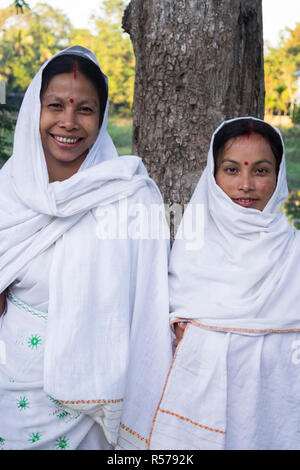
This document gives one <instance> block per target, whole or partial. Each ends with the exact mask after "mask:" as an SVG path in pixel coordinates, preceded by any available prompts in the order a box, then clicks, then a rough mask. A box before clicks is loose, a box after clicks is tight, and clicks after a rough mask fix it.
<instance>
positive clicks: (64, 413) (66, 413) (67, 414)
mask: <svg viewBox="0 0 300 470" xmlns="http://www.w3.org/2000/svg"><path fill="white" fill-rule="evenodd" d="M56 416H57V417H58V418H59V419H63V418H66V417H67V416H71V413H69V412H68V411H62V412H61V413H58V414H57V415H56Z"/></svg>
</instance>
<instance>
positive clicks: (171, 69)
mask: <svg viewBox="0 0 300 470" xmlns="http://www.w3.org/2000/svg"><path fill="white" fill-rule="evenodd" d="M123 28H124V30H125V31H126V32H128V33H129V34H130V37H131V40H132V43H133V47H134V52H135V57H136V78H135V92H134V118H133V152H134V153H135V154H137V155H139V156H141V157H142V158H143V161H144V162H145V164H146V166H147V168H148V171H149V173H150V175H151V177H152V178H153V179H154V180H155V181H156V183H157V184H158V186H159V188H160V190H161V192H162V194H163V197H164V200H165V203H167V204H172V203H176V204H181V205H183V204H186V203H187V202H188V201H189V199H190V197H191V194H192V192H193V190H194V188H195V185H196V183H197V181H198V179H199V177H200V175H201V172H202V169H203V167H204V165H205V161H206V156H207V152H208V147H209V141H210V138H211V135H212V132H213V131H214V129H215V128H216V127H217V126H218V125H219V124H220V123H221V122H222V121H223V120H224V119H228V118H232V117H236V116H246V115H247V116H248V115H252V116H256V117H260V118H263V116H264V69H263V35H262V6H261V0H146V1H145V0H132V1H131V2H130V4H129V5H128V7H127V9H126V10H125V13H124V16H123Z"/></svg>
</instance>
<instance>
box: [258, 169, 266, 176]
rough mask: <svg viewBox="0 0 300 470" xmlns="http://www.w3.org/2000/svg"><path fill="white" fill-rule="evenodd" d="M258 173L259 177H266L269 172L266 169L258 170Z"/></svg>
mask: <svg viewBox="0 0 300 470" xmlns="http://www.w3.org/2000/svg"><path fill="white" fill-rule="evenodd" d="M256 172H257V173H258V174H259V175H265V174H266V173H268V170H267V169H266V168H257V170H256Z"/></svg>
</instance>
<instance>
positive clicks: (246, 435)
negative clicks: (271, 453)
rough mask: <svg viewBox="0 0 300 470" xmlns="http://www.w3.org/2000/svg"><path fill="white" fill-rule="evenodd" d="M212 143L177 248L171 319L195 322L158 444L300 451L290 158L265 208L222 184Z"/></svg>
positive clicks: (169, 390) (179, 356) (173, 374)
mask: <svg viewBox="0 0 300 470" xmlns="http://www.w3.org/2000/svg"><path fill="white" fill-rule="evenodd" d="M239 119H244V118H239ZM253 119H254V118H253ZM220 127H221V126H220ZM220 127H219V128H218V129H217V131H216V132H218V130H219V129H220ZM278 132H279V131H278ZM213 140H214V136H213V138H212V141H211V145H210V150H209V154H208V161H207V167H206V169H205V170H204V172H203V174H202V176H201V178H200V181H199V183H198V185H197V187H196V190H195V192H194V195H193V197H192V199H191V202H190V204H189V206H188V208H187V210H186V212H185V214H184V217H183V220H182V222H181V227H180V228H179V231H178V234H177V239H176V241H175V243H174V246H173V248H172V252H171V257H170V268H169V289H170V305H171V315H170V318H171V321H176V319H178V318H180V319H183V320H184V321H185V320H186V321H188V322H190V323H191V324H190V325H189V326H188V328H187V330H186V332H185V335H184V338H183V340H182V342H181V343H180V345H179V347H178V348H177V351H176V357H175V359H174V361H173V364H172V367H171V369H170V371H169V375H168V379H167V382H166V385H165V390H164V393H163V395H162V397H161V402H160V404H159V407H158V409H157V412H156V416H155V420H154V424H153V432H152V437H151V445H150V448H151V449H161V448H169V449H170V448H173V449H221V448H223V449H224V448H236V449H238V448H244V449H247V448H249V449H252V448H257V449H259V448H261V449H263V448H266V449H270V448H275V449H276V448H282V449H284V448H285V449H288V448H300V444H299V438H298V435H299V432H298V431H299V420H298V418H295V415H296V414H297V412H296V410H297V407H298V406H299V396H300V382H299V365H298V366H297V364H299V361H298V362H297V354H298V352H299V351H298V352H297V345H298V346H299V331H300V315H299V305H300V289H299V276H300V265H299V259H300V257H299V255H300V239H299V233H298V232H296V231H295V229H294V228H293V227H291V225H290V224H289V223H288V221H287V219H286V216H285V214H284V213H283V212H281V211H280V208H281V206H282V204H283V202H284V201H285V200H286V197H287V194H288V193H287V183H286V172H285V156H284V155H283V158H282V162H281V165H280V171H279V175H278V182H277V187H276V190H275V192H274V194H273V196H272V197H271V199H270V200H269V202H268V204H267V205H266V207H265V208H264V210H263V211H259V210H256V209H251V208H244V207H241V206H239V205H237V204H235V203H234V202H233V201H232V200H231V199H230V198H229V197H228V196H227V195H226V194H225V193H224V192H223V191H222V189H221V188H220V187H219V186H218V185H217V184H216V182H215V178H214V159H213V153H212V152H213V150H212V149H213ZM198 205H199V206H198ZM199 207H200V208H201V210H199ZM197 208H198V212H197ZM196 213H198V214H201V216H202V219H201V223H202V225H201V227H200V228H201V230H203V232H202V235H203V239H202V238H201V237H202V235H201V234H200V235H199V234H198V236H197V237H195V240H196V242H195V240H192V237H191V231H189V230H188V229H189V227H192V226H194V227H195V220H193V223H194V225H192V218H193V217H195V214H196ZM198 228H199V224H198ZM197 244H198V245H197ZM268 404H269V406H268Z"/></svg>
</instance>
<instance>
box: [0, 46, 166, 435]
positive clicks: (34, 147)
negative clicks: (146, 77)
mask: <svg viewBox="0 0 300 470" xmlns="http://www.w3.org/2000/svg"><path fill="white" fill-rule="evenodd" d="M59 54H75V55H80V56H83V57H85V58H88V59H90V60H92V61H94V62H95V63H96V64H97V65H98V62H97V60H96V58H95V56H94V55H93V54H92V53H91V52H90V51H88V50H87V49H84V48H83V47H80V46H74V47H71V48H68V49H66V50H65V51H62V52H60V53H59ZM57 55H58V54H57ZM47 63H48V62H47ZM47 63H46V64H44V66H43V67H42V68H41V69H40V70H39V72H38V73H37V75H36V76H35V77H34V79H33V80H32V82H31V84H30V86H29V88H28V90H27V92H26V94H25V97H24V100H23V103H22V107H21V109H20V113H19V117H18V122H17V126H16V131H15V138H14V148H13V155H12V157H11V158H10V159H9V160H8V162H7V163H6V164H5V165H4V167H3V168H2V170H1V171H0V188H1V192H0V292H3V291H4V290H5V289H6V288H7V287H8V286H9V285H10V284H11V283H12V282H13V281H14V280H15V279H16V277H17V275H18V272H19V271H20V269H22V267H24V266H25V265H26V264H27V263H28V262H30V261H31V260H32V259H33V258H34V257H35V256H36V255H38V254H39V253H41V252H42V251H43V250H46V249H47V248H48V247H49V246H50V245H52V244H53V243H55V250H54V257H53V263H52V268H51V272H50V284H49V311H48V326H47V342H46V348H45V360H44V389H45V391H46V392H47V393H48V394H49V395H51V396H52V397H53V398H55V399H57V400H60V401H62V402H65V403H67V404H68V405H70V406H71V405H75V406H76V407H77V408H78V409H79V410H81V411H82V410H83V411H86V412H91V413H92V412H93V411H94V409H97V410H99V408H101V406H102V404H107V403H118V402H120V401H122V398H123V394H124V383H125V377H126V371H127V365H128V351H129V337H130V322H131V318H132V315H133V314H134V313H133V312H135V315H139V314H140V313H141V314H144V313H145V311H146V306H147V302H149V299H148V298H147V296H146V294H145V292H146V283H147V280H148V278H149V275H152V276H153V286H154V287H153V288H154V289H155V291H156V292H157V294H159V295H158V298H160V297H161V296H162V297H165V298H166V299H167V274H166V266H167V242H166V240H160V239H157V240H153V241H151V240H146V241H145V243H146V244H147V250H145V249H144V259H143V263H142V264H141V263H139V264H138V265H137V260H136V257H137V256H138V255H137V253H138V248H137V247H138V246H139V245H138V241H132V240H128V239H126V240H124V239H123V240H120V239H115V240H102V241H100V240H99V237H98V236H97V223H98V222H99V221H98V220H97V211H96V209H97V207H99V206H103V205H104V206H109V205H110V204H117V202H118V201H120V200H127V199H126V198H128V204H130V201H131V198H132V197H135V195H136V194H141V195H140V196H137V201H138V202H139V203H143V204H145V205H146V206H150V204H162V199H161V195H160V192H159V190H158V188H157V186H156V185H155V184H154V182H153V181H152V180H151V179H150V178H149V177H148V175H147V172H146V169H145V167H144V166H143V164H142V162H141V160H140V158H138V157H134V156H126V157H122V158H117V152H116V149H115V147H114V145H113V143H112V141H111V138H110V137H109V135H108V133H107V131H106V124H107V115H108V103H107V106H106V110H105V116H104V120H103V123H102V126H101V129H100V131H99V135H98V137H97V140H96V142H95V143H94V145H93V146H92V148H91V149H90V151H89V153H88V155H87V157H86V159H85V161H84V162H83V164H82V166H81V168H80V169H79V171H78V172H77V173H76V174H74V175H73V176H72V177H71V178H69V179H67V180H65V181H62V182H58V181H57V182H53V183H50V184H49V178H48V172H47V167H46V163H45V158H44V154H43V149H42V143H41V139H40V133H39V118H40V97H39V95H40V87H41V77H42V71H43V69H44V67H45V66H46V65H47ZM98 66H99V65H98ZM105 80H106V83H107V79H106V77H105ZM94 209H95V210H94ZM164 222H165V221H163V223H164ZM144 248H145V247H144ZM154 260H155V263H156V265H155V266H154V267H153V262H154ZM41 269H42V267H41ZM148 269H149V270H150V272H147V273H146V274H147V276H146V277H145V276H144V274H145V272H146V271H147V270H148ZM160 273H162V274H160ZM136 277H138V278H139V279H140V280H139V285H140V286H141V288H140V291H139V292H138V298H139V308H138V309H135V300H134V298H135V295H137V293H135V285H136V280H135V278H136ZM149 293H150V295H152V294H151V289H149ZM160 294H161V295H160ZM143 302H145V304H144V303H143ZM166 305H167V303H166ZM150 310H151V309H150ZM149 312H150V315H151V311H149ZM165 313H166V315H167V312H165ZM158 321H159V320H158ZM100 414H101V413H100ZM102 418H103V416H102ZM100 421H101V420H100ZM116 424H117V422H116ZM115 431H116V429H115V430H112V432H110V431H109V430H106V433H107V435H108V438H109V440H110V442H115V439H116V436H115ZM109 434H111V435H110V436H109Z"/></svg>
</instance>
